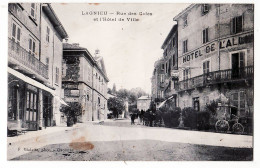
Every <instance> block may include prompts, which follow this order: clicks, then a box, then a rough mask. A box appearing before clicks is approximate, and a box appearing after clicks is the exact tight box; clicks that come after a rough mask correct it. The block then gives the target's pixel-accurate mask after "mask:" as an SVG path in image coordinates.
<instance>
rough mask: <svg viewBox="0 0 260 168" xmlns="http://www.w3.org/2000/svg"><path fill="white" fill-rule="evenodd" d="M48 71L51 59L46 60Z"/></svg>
mask: <svg viewBox="0 0 260 168" xmlns="http://www.w3.org/2000/svg"><path fill="white" fill-rule="evenodd" d="M46 65H47V69H49V57H47V58H46Z"/></svg>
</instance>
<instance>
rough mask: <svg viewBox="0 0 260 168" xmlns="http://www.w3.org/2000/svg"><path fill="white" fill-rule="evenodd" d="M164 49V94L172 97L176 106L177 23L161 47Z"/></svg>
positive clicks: (166, 96)
mask: <svg viewBox="0 0 260 168" xmlns="http://www.w3.org/2000/svg"><path fill="white" fill-rule="evenodd" d="M161 48H162V49H163V56H164V61H163V64H164V67H165V77H164V78H165V81H164V95H165V98H166V99H168V98H169V97H172V98H171V101H172V102H171V103H172V104H173V106H175V107H176V105H177V97H178V96H177V91H176V89H177V88H178V80H179V79H178V31H177V25H174V26H173V27H172V29H171V31H170V32H169V34H168V36H167V37H166V39H165V40H164V42H163V45H162V47H161Z"/></svg>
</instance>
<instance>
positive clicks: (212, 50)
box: [174, 4, 254, 117]
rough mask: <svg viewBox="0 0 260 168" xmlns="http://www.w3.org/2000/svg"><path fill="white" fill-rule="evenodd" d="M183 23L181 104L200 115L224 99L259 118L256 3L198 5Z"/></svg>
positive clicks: (180, 25)
mask: <svg viewBox="0 0 260 168" xmlns="http://www.w3.org/2000/svg"><path fill="white" fill-rule="evenodd" d="M174 20H175V21H177V25H178V68H179V87H178V95H179V103H178V106H179V107H181V108H184V107H193V108H194V109H195V110H197V111H201V110H203V109H204V108H205V105H206V104H207V103H210V102H211V101H213V100H220V101H221V102H225V103H228V104H230V105H233V106H236V107H237V114H235V115H239V116H242V117H243V116H252V114H253V85H254V82H253V76H254V69H253V66H254V50H253V46H254V5H252V4H192V5H190V6H189V7H188V8H186V9H185V10H184V11H182V12H181V13H179V14H178V15H177V16H175V17H174Z"/></svg>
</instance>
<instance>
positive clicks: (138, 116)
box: [131, 110, 145, 125]
mask: <svg viewBox="0 0 260 168" xmlns="http://www.w3.org/2000/svg"><path fill="white" fill-rule="evenodd" d="M144 113H145V112H144V111H143V110H141V112H139V111H138V112H137V113H133V114H131V125H135V119H138V122H137V124H138V125H140V124H141V123H142V120H143V115H144Z"/></svg>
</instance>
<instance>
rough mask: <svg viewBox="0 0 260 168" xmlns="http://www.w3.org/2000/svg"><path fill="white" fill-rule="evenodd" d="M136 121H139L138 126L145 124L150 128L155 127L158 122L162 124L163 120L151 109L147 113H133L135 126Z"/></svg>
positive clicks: (132, 120)
mask: <svg viewBox="0 0 260 168" xmlns="http://www.w3.org/2000/svg"><path fill="white" fill-rule="evenodd" d="M135 119H137V120H138V121H137V124H138V125H140V124H143V125H146V126H150V127H152V126H154V125H155V124H156V122H158V121H159V122H161V120H162V119H161V117H160V116H159V115H157V114H156V112H155V111H152V110H149V109H148V110H147V111H146V112H145V111H143V110H141V111H140V112H139V111H138V112H137V113H132V115H131V125H135ZM157 120H158V121H157Z"/></svg>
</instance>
